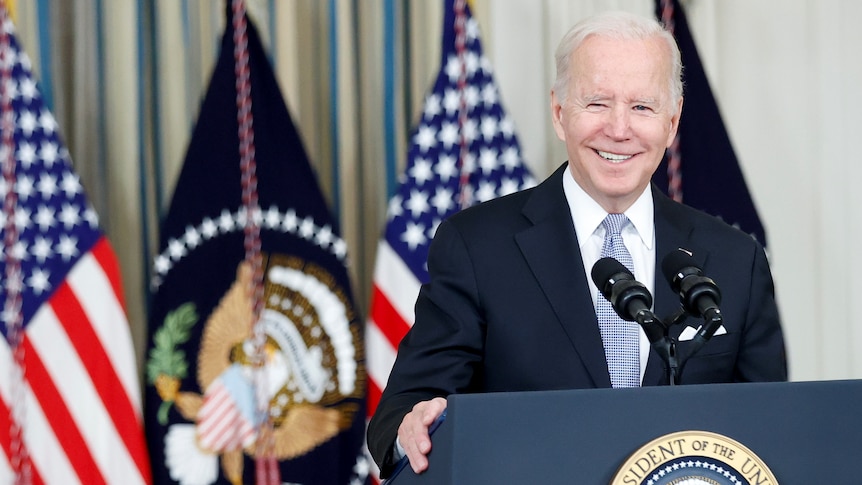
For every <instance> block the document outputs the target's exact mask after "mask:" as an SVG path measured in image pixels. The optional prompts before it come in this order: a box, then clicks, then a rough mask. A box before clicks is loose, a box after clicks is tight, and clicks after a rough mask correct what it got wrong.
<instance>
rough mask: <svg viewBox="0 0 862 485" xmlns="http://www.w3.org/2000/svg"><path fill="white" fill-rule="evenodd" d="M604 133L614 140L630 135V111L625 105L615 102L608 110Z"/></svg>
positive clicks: (623, 138)
mask: <svg viewBox="0 0 862 485" xmlns="http://www.w3.org/2000/svg"><path fill="white" fill-rule="evenodd" d="M605 133H606V134H607V136H608V137H610V138H613V139H615V140H625V139H627V138H629V137H630V136H631V112H630V111H629V110H628V108H627V107H626V106H624V105H621V104H617V105H615V106H613V108H611V109H610V110H608V112H607V120H606V122H605Z"/></svg>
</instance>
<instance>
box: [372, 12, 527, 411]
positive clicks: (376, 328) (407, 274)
mask: <svg viewBox="0 0 862 485" xmlns="http://www.w3.org/2000/svg"><path fill="white" fill-rule="evenodd" d="M442 47H443V48H442V53H443V55H442V60H441V67H440V72H439V74H438V76H437V81H436V82H435V84H434V88H433V90H432V91H431V92H430V93H428V95H427V96H426V97H425V103H424V109H423V112H422V118H421V120H420V121H419V124H418V126H417V127H416V128H415V130H414V131H413V132H412V134H411V137H410V148H409V151H408V153H407V166H406V168H405V171H404V174H403V176H402V178H401V183H400V186H399V188H398V192H397V193H396V194H395V195H394V196H393V197H392V198H391V200H390V202H389V208H388V221H387V225H386V230H385V235H384V237H383V238H382V239H381V241H380V242H379V244H378V248H377V260H376V263H375V268H374V286H373V290H372V291H373V293H372V297H371V309H370V312H369V320H368V324H367V326H366V352H367V365H368V378H369V383H368V411H369V414H368V415H369V416H371V415H373V413H374V410H375V409H376V408H377V404H378V402H379V400H380V395H381V392H382V390H383V388H384V387H385V385H386V381H387V380H388V378H389V371H390V370H391V369H392V364H393V363H394V362H395V355H396V351H397V347H398V343H399V342H400V341H401V338H402V337H404V335H405V334H406V333H407V331H408V330H409V328H410V327H411V326H412V325H413V321H414V318H413V304H414V303H415V301H416V297H417V296H418V295H419V286H420V285H421V284H422V283H424V282H427V281H428V270H427V268H426V259H427V256H428V246H429V244H430V243H431V239H432V238H433V236H434V232H435V231H436V229H437V226H438V225H439V224H440V222H441V221H443V220H444V219H445V218H447V217H449V216H450V215H452V214H454V213H455V212H457V211H459V210H461V209H462V208H464V207H467V206H470V205H473V204H476V203H480V202H484V201H487V200H491V199H493V198H495V197H499V196H502V195H506V194H509V193H513V192H516V191H518V190H521V189H525V188H528V187H531V186H532V185H534V184H535V181H534V179H533V177H532V176H531V175H530V173H529V171H528V170H527V168H526V166H525V165H524V161H523V159H522V157H521V149H520V146H519V144H518V139H517V137H516V136H515V129H514V123H513V122H512V119H511V118H509V116H508V115H507V114H506V112H505V111H504V110H503V106H502V105H501V103H500V92H499V90H498V89H497V86H496V84H495V82H494V79H493V76H492V70H491V64H490V62H489V61H488V59H487V58H486V57H485V56H484V55H483V54H482V45H481V42H480V40H479V26H478V24H477V22H476V21H475V20H474V19H473V17H472V16H471V15H470V11H469V8H468V7H467V5H466V4H465V2H464V1H459V0H447V1H446V2H445V15H444V22H443V46H442Z"/></svg>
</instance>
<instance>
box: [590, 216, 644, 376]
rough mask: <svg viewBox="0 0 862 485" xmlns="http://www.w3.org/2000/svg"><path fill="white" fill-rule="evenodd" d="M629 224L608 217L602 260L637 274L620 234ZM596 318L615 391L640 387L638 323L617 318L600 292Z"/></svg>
mask: <svg viewBox="0 0 862 485" xmlns="http://www.w3.org/2000/svg"><path fill="white" fill-rule="evenodd" d="M627 222H628V218H627V217H626V216H625V214H608V216H607V217H605V220H604V221H602V225H603V226H604V227H605V242H604V244H603V245H602V255H601V257H603V258H605V257H611V258H614V259H616V260H617V261H619V262H620V263H622V265H623V266H625V267H626V268H628V269H629V271H631V272H632V274H634V263H633V262H632V256H631V254H629V251H628V250H627V249H626V246H625V244H623V237H622V235H620V231H621V230H622V228H623V226H624V225H625V224H626V223H627ZM596 301H597V304H596V315H597V316H598V319H599V330H600V331H601V333H602V342H603V343H604V345H605V357H606V358H607V360H608V371H610V374H611V386H613V387H640V385H641V379H640V350H639V344H640V332H639V330H638V327H637V323H635V322H627V321H625V320H623V319H622V318H620V317H619V315H617V313H616V312H615V311H614V309H613V307H612V306H611V303H610V302H609V301H608V300H607V298H605V297H604V296H602V294H601V291H599V296H598V299H597V300H596Z"/></svg>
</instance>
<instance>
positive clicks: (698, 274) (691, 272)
mask: <svg viewBox="0 0 862 485" xmlns="http://www.w3.org/2000/svg"><path fill="white" fill-rule="evenodd" d="M661 269H662V272H663V273H664V277H665V279H667V281H668V283H669V284H670V287H671V288H672V289H673V291H674V292H675V293H678V294H679V298H680V302H681V303H682V306H683V308H684V309H685V311H687V312H688V313H690V314H692V315H694V316H697V317H701V318H703V319H704V325H703V326H702V327H701V329H700V331H699V332H698V336H699V337H701V338H703V339H704V340H709V339H710V338H711V337H712V334H713V333H715V331H716V330H717V329H718V327H720V326H721V320H722V316H721V310H720V309H719V308H718V305H719V304H720V303H721V291H719V289H718V286H717V285H716V284H715V282H714V281H712V279H710V278H707V277H706V276H704V275H703V270H702V269H700V266H698V264H697V262H695V260H694V258H693V257H692V256H691V254H690V253H689V252H688V251H686V250H684V249H682V248H680V249H678V250H676V251H671V252H670V253H668V254H667V256H665V257H664V260H662V263H661Z"/></svg>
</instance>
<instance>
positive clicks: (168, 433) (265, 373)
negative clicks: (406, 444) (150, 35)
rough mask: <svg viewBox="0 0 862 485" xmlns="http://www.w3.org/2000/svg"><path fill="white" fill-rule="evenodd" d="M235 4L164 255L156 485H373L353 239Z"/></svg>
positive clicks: (155, 317)
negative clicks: (349, 250) (351, 265)
mask: <svg viewBox="0 0 862 485" xmlns="http://www.w3.org/2000/svg"><path fill="white" fill-rule="evenodd" d="M237 5H240V7H241V2H237V1H234V2H233V13H232V14H230V12H229V19H228V22H227V28H226V32H225V34H224V37H223V39H222V43H221V53H220V56H219V59H218V62H217V65H216V68H215V71H214V73H213V76H212V79H211V81H210V85H209V88H208V91H207V93H206V97H205V99H204V101H203V104H202V106H201V111H200V115H199V118H198V122H197V126H196V127H195V128H194V132H193V134H192V138H191V142H190V144H189V147H188V152H187V154H186V158H185V161H184V164H183V168H182V172H181V174H180V176H179V180H178V182H177V185H176V188H175V192H174V196H173V200H172V201H171V204H170V208H169V211H168V213H167V216H166V217H165V219H164V221H163V223H162V226H161V234H160V245H159V252H158V254H157V255H156V256H155V261H154V269H153V273H154V275H153V280H152V303H151V307H150V345H149V349H148V352H147V360H146V377H147V386H146V428H147V438H148V443H149V446H150V453H151V457H152V463H153V475H154V481H155V483H195V484H211V483H258V484H261V483H267V484H271V483H278V484H281V483H302V484H305V485H312V484H321V485H322V484H327V485H328V484H350V483H364V482H365V480H366V475H367V466H366V465H365V456H364V452H363V443H364V430H365V408H364V398H365V369H364V362H363V350H362V349H363V347H362V342H363V339H362V329H361V327H360V320H359V318H358V315H357V314H356V308H355V306H354V303H353V296H352V293H351V288H350V282H349V279H348V273H347V270H346V267H345V261H346V245H345V242H344V240H343V239H342V238H341V237H340V236H339V231H338V227H337V224H336V222H335V221H334V220H333V217H332V215H331V214H330V211H329V210H328V209H327V205H326V202H325V200H324V198H323V196H322V193H321V191H320V189H319V187H318V184H317V181H316V178H315V174H314V172H313V171H312V169H311V166H310V165H309V161H308V159H307V156H306V153H305V150H304V149H303V146H302V143H301V141H300V138H299V136H298V133H297V131H296V129H295V127H294V125H293V123H292V121H291V118H290V115H289V113H288V110H287V107H286V105H285V103H284V100H283V98H282V95H281V93H280V91H279V88H278V85H277V83H276V79H275V76H274V74H273V71H272V68H271V66H270V64H269V62H268V60H267V57H266V54H265V52H264V50H263V47H262V45H261V42H260V39H259V37H258V34H257V32H256V30H255V28H254V26H253V25H252V24H251V23H250V22H249V21H248V19H247V18H246V17H245V12H244V8H241V10H240V11H239V14H238V13H237V12H238V10H237ZM229 10H230V9H229ZM235 38H236V42H235ZM237 46H238V47H237ZM250 168H253V169H254V170H252V171H249V169H250ZM250 228H251V230H249V229H250ZM249 248H251V251H252V252H253V253H254V254H258V255H259V259H258V261H259V262H261V264H260V265H259V272H258V273H257V276H259V282H260V285H255V279H256V270H257V269H258V267H257V266H256V265H255V264H254V260H253V259H250V258H249V257H248V255H249V250H250V249H249Z"/></svg>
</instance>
